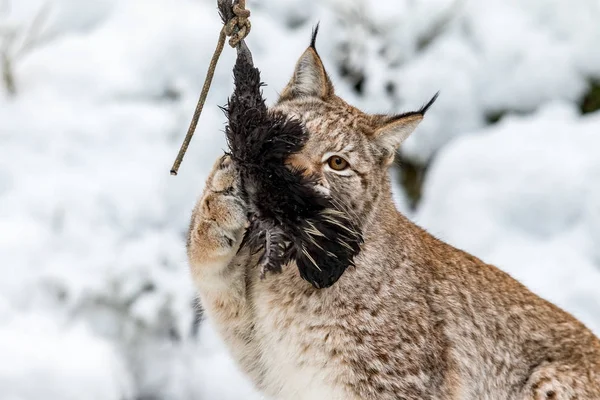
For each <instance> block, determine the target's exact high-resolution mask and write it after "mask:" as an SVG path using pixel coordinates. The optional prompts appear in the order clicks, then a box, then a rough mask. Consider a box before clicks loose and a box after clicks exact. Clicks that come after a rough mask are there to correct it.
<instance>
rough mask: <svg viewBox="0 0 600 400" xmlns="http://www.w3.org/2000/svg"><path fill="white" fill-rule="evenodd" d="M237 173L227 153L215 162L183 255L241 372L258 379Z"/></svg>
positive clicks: (241, 204)
mask: <svg viewBox="0 0 600 400" xmlns="http://www.w3.org/2000/svg"><path fill="white" fill-rule="evenodd" d="M238 185H239V181H238V177H237V173H236V171H235V169H234V167H233V165H232V162H231V160H230V159H229V157H227V156H223V157H221V158H220V159H219V160H217V162H216V163H215V165H214V167H213V170H212V172H211V174H210V176H209V177H208V180H207V183H206V188H205V190H204V193H203V195H202V196H201V197H200V199H199V201H198V203H197V204H196V206H195V207H194V211H193V213H192V220H191V223H190V231H189V234H188V258H189V263H190V267H191V272H192V276H193V279H194V283H195V285H196V287H197V289H198V292H199V294H200V300H201V302H202V306H203V307H204V309H205V310H206V314H207V315H208V317H209V318H210V319H212V321H213V322H214V325H215V327H216V328H217V330H218V331H219V332H220V334H221V337H222V338H223V339H224V341H225V344H226V345H227V346H228V347H229V349H230V351H231V352H232V355H233V356H234V358H236V359H237V361H238V363H239V364H241V366H242V367H243V368H244V369H245V370H246V372H247V373H248V374H249V375H250V376H251V377H252V378H253V379H254V380H255V383H258V382H259V380H260V379H259V378H260V376H259V374H260V373H259V371H260V370H261V369H260V368H258V366H257V365H256V363H257V362H258V360H259V359H260V357H259V355H258V350H257V349H258V346H256V345H254V344H253V342H254V339H253V336H254V332H253V326H254V323H253V321H254V316H253V312H252V308H251V306H250V304H249V302H248V298H247V289H246V272H247V266H248V263H249V258H250V256H249V255H248V254H247V253H248V252H246V251H244V249H241V250H240V249H239V246H240V243H241V241H242V238H243V235H244V232H245V229H246V227H247V216H246V205H245V204H244V202H243V200H242V199H241V197H240V190H239V187H238Z"/></svg>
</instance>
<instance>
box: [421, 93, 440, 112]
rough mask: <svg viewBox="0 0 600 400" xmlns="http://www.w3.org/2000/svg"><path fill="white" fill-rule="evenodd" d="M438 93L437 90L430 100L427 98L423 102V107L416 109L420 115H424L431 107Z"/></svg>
mask: <svg viewBox="0 0 600 400" xmlns="http://www.w3.org/2000/svg"><path fill="white" fill-rule="evenodd" d="M439 95H440V92H439V91H438V92H437V93H436V94H435V95H434V96H433V97H432V98H431V100H429V101H428V102H427V104H425V105H424V106H423V107H421V109H420V110H419V111H418V113H419V114H421V115H425V113H426V112H427V110H429V107H431V106H432V105H433V103H435V101H436V100H437V98H438V96H439Z"/></svg>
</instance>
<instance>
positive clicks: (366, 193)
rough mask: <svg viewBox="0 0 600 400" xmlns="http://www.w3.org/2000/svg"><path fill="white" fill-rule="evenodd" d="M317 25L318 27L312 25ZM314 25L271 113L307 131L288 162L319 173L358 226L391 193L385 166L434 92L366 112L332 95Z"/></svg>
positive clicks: (334, 199)
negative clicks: (410, 103) (397, 108)
mask: <svg viewBox="0 0 600 400" xmlns="http://www.w3.org/2000/svg"><path fill="white" fill-rule="evenodd" d="M317 28H318V27H317ZM316 34H317V29H315V31H314V32H313V37H312V41H311V44H310V46H309V47H308V49H306V51H305V52H304V53H303V54H302V56H301V57H300V59H299V60H298V62H297V63H296V67H295V70H294V74H293V76H292V78H291V79H290V81H289V83H288V85H287V86H286V87H285V89H284V90H283V92H282V94H281V96H280V98H279V100H278V102H277V104H276V105H275V106H273V107H272V109H271V110H272V111H276V112H281V113H284V114H286V115H287V116H289V117H291V118H295V119H298V120H299V121H300V122H301V123H302V125H303V126H304V128H305V129H306V130H307V131H308V140H307V142H306V144H305V146H304V147H303V149H302V151H301V152H299V153H297V154H294V155H293V156H292V157H290V159H289V160H288V164H289V165H290V166H291V167H293V168H298V169H300V170H303V171H306V173H307V174H311V175H312V176H318V179H317V185H318V188H319V190H320V191H322V192H323V193H325V194H327V195H328V196H330V197H331V199H332V202H333V203H334V204H335V205H336V207H338V208H339V210H340V211H343V212H346V213H348V214H351V216H352V219H353V220H354V222H355V223H356V224H357V226H359V227H364V226H365V224H367V223H368V221H369V220H370V217H371V215H372V214H373V211H374V210H375V209H376V208H377V205H378V204H379V202H380V200H381V199H382V198H383V197H385V196H387V197H389V196H390V193H389V186H388V184H387V179H388V178H387V176H388V173H387V172H388V171H387V170H388V168H389V166H390V165H391V164H392V162H393V159H394V155H395V153H396V150H397V149H398V147H399V146H400V144H401V143H402V142H403V141H404V140H405V139H406V138H407V137H408V136H409V135H410V134H411V133H412V131H413V130H414V129H415V128H416V127H417V125H418V124H419V123H420V122H421V120H422V119H423V116H424V114H425V112H426V111H427V109H428V108H429V107H430V106H431V105H432V104H433V102H434V101H435V99H436V97H437V94H436V96H434V97H433V98H432V99H431V100H430V101H429V102H428V103H427V104H426V105H425V106H424V107H422V108H421V109H420V110H418V111H413V112H407V113H403V114H399V115H370V114H366V113H364V112H362V111H360V110H359V109H357V108H355V107H353V106H351V105H349V104H348V103H346V102H345V101H344V100H342V99H341V98H340V97H338V96H336V95H335V92H334V88H333V85H332V84H331V80H330V79H329V76H328V75H327V72H326V71H325V68H324V66H323V63H322V61H321V58H320V57H319V55H318V53H317V50H316V48H315V39H316Z"/></svg>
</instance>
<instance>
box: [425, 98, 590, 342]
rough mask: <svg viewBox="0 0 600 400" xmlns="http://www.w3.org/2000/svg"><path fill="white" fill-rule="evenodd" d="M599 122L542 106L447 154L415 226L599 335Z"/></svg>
mask: <svg viewBox="0 0 600 400" xmlns="http://www.w3.org/2000/svg"><path fill="white" fill-rule="evenodd" d="M599 148H600V113H596V114H595V115H590V116H585V117H580V116H579V115H578V114H577V112H576V110H575V109H574V108H573V106H572V105H569V104H566V103H553V104H547V105H546V106H544V107H542V108H541V109H540V110H539V111H538V112H537V113H535V114H534V115H532V116H529V117H513V118H509V119H506V120H504V121H503V122H502V123H500V124H498V125H496V126H494V127H491V128H488V129H485V130H484V131H482V132H473V133H471V134H470V135H465V136H463V137H461V139H459V140H456V141H454V142H453V143H451V144H450V145H448V146H447V147H446V148H445V150H444V152H443V153H442V154H440V156H439V157H438V158H437V159H436V160H435V162H434V165H433V167H432V170H431V171H430V173H429V176H428V178H427V185H426V188H425V194H424V197H423V202H422V204H421V207H420V209H419V210H418V212H417V214H416V215H415V216H414V219H415V220H416V221H417V223H419V224H421V225H423V226H425V227H426V228H427V229H428V230H429V231H430V232H431V233H433V234H434V235H436V236H438V237H440V238H442V239H443V240H445V241H447V242H449V243H452V244H454V245H455V246H457V247H459V248H463V249H464V250H467V251H469V252H472V253H474V254H476V255H478V256H479V257H482V258H483V259H485V260H486V261H488V262H490V263H495V264H497V265H498V266H500V267H501V268H502V269H504V270H505V271H507V272H508V273H509V274H511V275H512V276H513V277H515V278H517V279H518V280H520V281H521V282H523V283H525V284H526V285H527V286H528V287H529V288H530V289H532V290H533V291H534V292H536V293H538V294H539V295H541V296H542V297H544V298H546V299H548V300H551V301H553V302H555V303H556V304H558V305H559V306H561V307H563V308H565V309H567V310H569V311H571V312H572V313H574V314H575V315H576V316H577V317H579V318H580V319H581V320H582V321H583V322H584V323H586V324H587V325H588V326H589V327H590V328H592V329H593V330H595V332H596V333H600V290H598V288H600V263H599V261H600V259H599V258H598V253H597V251H598V250H597V247H596V246H595V245H594V244H597V243H598V240H599V239H600V237H599V236H598V212H599V211H600V202H599V201H598V199H599V195H600V185H598V182H600V159H599V158H598V149H599Z"/></svg>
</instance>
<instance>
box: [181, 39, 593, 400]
mask: <svg viewBox="0 0 600 400" xmlns="http://www.w3.org/2000/svg"><path fill="white" fill-rule="evenodd" d="M425 110H426V108H424V109H422V110H420V111H418V112H411V113H405V114H401V115H396V116H387V115H368V114H365V113H363V112H361V111H360V110H358V109H356V108H354V107H352V106H351V105H349V104H347V103H346V102H344V100H342V99H341V98H339V97H337V96H336V95H335V93H334V88H333V86H332V84H331V81H330V79H329V77H328V75H327V73H326V71H325V68H324V66H323V64H322V62H321V59H320V57H319V55H318V54H317V51H316V48H315V46H314V40H313V42H312V43H311V45H310V46H309V48H308V49H307V50H306V51H305V52H304V53H303V54H302V56H301V57H300V59H299V60H298V62H297V64H296V67H295V71H294V73H293V76H292V78H291V80H290V82H289V83H288V85H287V87H286V88H285V89H284V90H283V92H282V94H281V97H280V99H279V100H278V102H277V103H276V104H275V105H274V106H273V107H272V108H271V111H272V112H278V113H284V114H285V115H287V116H288V117H289V118H292V119H297V120H299V121H301V123H302V124H303V125H304V126H305V127H306V129H307V130H308V132H309V135H310V136H309V140H308V141H307V142H306V144H305V146H304V147H303V149H302V150H301V152H300V153H298V154H296V155H294V156H293V157H290V159H289V160H288V161H287V163H288V164H289V167H290V168H297V169H298V170H302V171H306V173H310V174H312V175H313V176H318V177H319V179H318V180H317V181H316V182H315V185H317V186H318V189H319V190H321V191H322V192H323V193H326V194H327V196H330V197H331V199H332V202H333V203H334V204H336V206H337V207H338V208H339V209H340V210H344V211H345V212H347V213H348V214H350V215H351V217H352V220H353V222H354V223H355V224H357V226H359V227H360V229H361V230H362V234H363V243H362V244H361V249H360V253H358V255H357V256H356V257H355V259H354V263H353V264H354V265H353V266H350V267H349V268H347V270H346V271H345V272H344V273H343V274H342V275H341V277H340V278H339V279H338V280H337V282H335V283H334V284H333V285H332V286H331V287H327V288H317V287H315V286H314V285H311V284H310V283H308V282H306V281H305V280H303V279H302V278H301V276H300V274H299V271H298V268H296V266H295V265H293V263H290V264H288V265H285V266H284V267H283V268H282V271H281V273H278V274H271V273H270V274H267V276H266V277H262V276H261V271H260V268H258V264H259V262H258V258H259V257H260V254H256V252H253V251H250V250H249V249H248V248H247V246H245V245H244V242H243V240H242V239H243V236H244V232H245V230H246V229H247V228H248V226H249V221H248V217H247V215H248V213H247V205H246V204H245V202H244V200H243V199H242V198H243V196H241V195H240V194H241V191H240V190H241V189H240V182H239V178H238V174H237V173H236V169H235V167H234V165H233V162H232V160H231V159H230V158H229V157H227V156H223V157H221V158H219V159H218V160H217V161H216V163H215V165H214V167H213V170H212V172H211V174H210V175H209V177H208V180H207V183H206V188H205V190H204V193H203V195H202V196H201V198H200V199H199V201H198V203H197V204H196V206H195V208H194V210H193V213H192V219H191V224H190V230H189V237H188V257H189V263H190V266H191V272H192V277H193V279H194V282H195V284H196V286H197V289H198V292H199V296H200V299H201V302H202V304H203V306H204V308H205V310H206V313H207V315H208V317H209V318H210V319H212V321H213V323H214V324H215V326H216V328H217V330H218V332H219V333H220V335H221V336H222V338H223V339H224V341H225V343H226V345H227V346H228V348H229V350H230V352H231V354H232V356H233V357H234V359H235V360H236V361H237V363H238V365H239V366H240V367H241V369H242V370H243V371H244V372H245V373H246V374H247V375H248V376H249V377H250V379H251V380H252V382H253V383H254V384H255V386H256V388H258V390H260V391H261V392H262V393H264V394H265V395H266V396H268V397H269V398H273V399H281V400H292V399H299V400H301V399H306V400H342V399H344V400H360V399H382V400H387V399H389V400H392V399H415V400H416V399H438V400H442V399H443V400H448V399H506V400H509V399H517V400H542V399H553V400H562V399H565V400H566V399H600V341H599V340H598V339H597V338H596V337H595V336H594V335H593V334H592V333H591V332H590V331H589V330H588V329H587V328H586V327H585V326H584V325H583V324H582V323H580V322H579V321H577V320H576V319H575V318H574V317H572V316H571V315H569V314H568V313H566V312H565V311H563V310H561V309H559V308H558V307H556V306H554V305H553V304H551V303H549V302H547V301H545V300H543V299H541V298H539V297H537V296H536V295H534V294H533V293H531V292H530V291H529V290H527V289H526V288H525V287H524V286H523V285H521V284H520V283H519V282H517V281H515V280H514V279H512V278H511V277H510V276H508V275H507V274H506V273H504V272H502V271H500V270H499V269H497V268H496V267H494V266H492V265H489V264H486V263H484V262H482V261H481V260H479V259H477V258H476V257H474V256H472V255H470V254H467V253H465V252H463V251H461V250H458V249H456V248H454V247H452V246H450V245H449V244H446V243H444V242H442V241H440V240H438V239H436V238H435V237H433V236H431V235H430V234H428V233H427V232H425V231H424V230H423V229H421V228H419V227H418V226H416V225H415V224H413V223H412V222H411V221H409V220H408V219H407V218H406V217H404V216H403V215H402V214H401V213H399V212H398V211H397V210H396V208H395V206H394V203H393V201H392V195H391V189H390V182H389V178H388V168H389V166H390V165H391V164H392V162H393V158H394V154H395V153H396V151H397V149H398V147H399V146H400V144H401V143H402V142H403V141H404V140H405V139H406V138H407V137H408V136H409V134H410V133H411V132H412V131H413V130H414V129H415V128H416V127H417V125H418V124H419V122H420V121H421V120H422V118H423V115H424V111H425Z"/></svg>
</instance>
